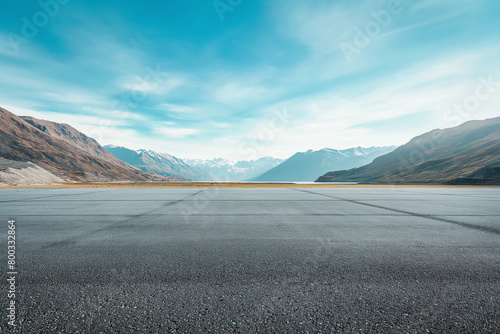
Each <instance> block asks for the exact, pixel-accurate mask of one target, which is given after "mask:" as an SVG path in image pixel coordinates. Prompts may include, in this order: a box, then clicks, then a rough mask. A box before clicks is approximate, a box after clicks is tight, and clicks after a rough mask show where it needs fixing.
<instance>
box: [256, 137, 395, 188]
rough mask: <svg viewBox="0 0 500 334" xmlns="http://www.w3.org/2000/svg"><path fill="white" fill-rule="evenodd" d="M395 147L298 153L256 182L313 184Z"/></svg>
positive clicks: (330, 149)
mask: <svg viewBox="0 0 500 334" xmlns="http://www.w3.org/2000/svg"><path fill="white" fill-rule="evenodd" d="M394 148H395V147H394V146H383V147H374V146H372V147H369V148H365V147H360V146H358V147H351V148H348V149H344V150H338V149H332V148H326V147H325V148H322V149H320V150H317V151H314V150H307V151H305V152H297V153H295V154H294V155H292V156H291V157H290V158H288V159H287V160H285V161H284V162H282V163H281V164H280V165H278V166H276V167H274V168H272V169H271V170H269V171H267V172H265V173H263V174H262V175H260V176H258V177H256V178H254V179H253V181H269V182H272V181H280V182H287V181H289V182H294V181H295V182H312V181H314V180H316V179H317V178H318V177H319V176H320V175H323V174H324V173H325V172H327V171H329V170H332V169H333V168H338V169H346V168H352V167H357V166H362V165H364V164H367V163H370V162H371V161H372V160H373V159H374V158H375V157H377V156H379V155H382V154H384V153H387V152H390V151H392V150H394Z"/></svg>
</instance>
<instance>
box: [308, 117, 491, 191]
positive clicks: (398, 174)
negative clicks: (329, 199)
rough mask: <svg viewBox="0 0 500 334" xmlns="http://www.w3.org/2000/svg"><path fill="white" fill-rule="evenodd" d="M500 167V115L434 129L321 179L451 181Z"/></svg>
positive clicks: (415, 181)
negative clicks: (378, 155) (387, 151)
mask: <svg viewBox="0 0 500 334" xmlns="http://www.w3.org/2000/svg"><path fill="white" fill-rule="evenodd" d="M496 166H500V117H496V118H490V119H487V120H483V121H468V122H465V123H463V124H461V125H458V126H456V127H452V128H447V129H434V130H432V131H429V132H427V133H424V134H421V135H419V136H417V137H414V138H413V139H411V140H410V141H409V142H408V143H406V144H404V145H402V146H400V147H398V148H397V149H396V150H394V151H393V152H391V153H389V154H386V155H383V156H380V157H378V158H377V159H375V160H374V161H373V162H372V163H370V164H368V165H366V166H362V167H360V168H354V169H349V170H342V171H334V172H328V173H326V174H324V175H322V176H321V177H319V178H318V179H317V181H318V182H331V181H334V182H363V183H447V182H451V183H453V182H458V181H454V180H459V179H460V178H468V177H471V176H472V175H473V173H474V172H477V171H479V170H480V169H483V168H493V169H492V170H493V171H494V170H495V167H496Z"/></svg>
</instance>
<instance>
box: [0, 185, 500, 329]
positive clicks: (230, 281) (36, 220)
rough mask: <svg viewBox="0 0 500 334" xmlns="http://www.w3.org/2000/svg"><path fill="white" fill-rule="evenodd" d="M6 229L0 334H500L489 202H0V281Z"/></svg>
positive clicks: (289, 193)
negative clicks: (12, 253) (12, 246)
mask: <svg viewBox="0 0 500 334" xmlns="http://www.w3.org/2000/svg"><path fill="white" fill-rule="evenodd" d="M9 219H15V220H16V256H17V271H18V274H17V281H16V290H17V291H16V299H15V300H16V317H17V318H16V323H17V327H16V329H15V330H13V329H12V328H11V327H10V326H8V325H7V317H6V308H7V302H8V299H7V290H8V285H7V282H6V281H5V279H4V280H3V281H4V284H3V288H2V289H1V291H2V293H3V294H4V296H2V297H0V301H1V302H0V306H1V308H2V319H1V321H0V332H2V333H4V332H5V333H9V332H18V333H499V332H500V188H494V187H491V188H490V187H485V188H453V187H443V188H430V187H429V188H363V187H359V188H358V187H353V188H313V187H306V188H109V189H101V188H86V189H83V188H81V189H80V188H60V189H48V188H40V189H0V221H3V222H4V223H3V224H2V226H3V227H2V228H1V231H3V232H2V235H3V237H0V255H1V256H0V260H1V261H2V263H5V265H4V268H5V267H6V263H7V255H6V250H7V221H8V220H9ZM6 272H7V271H6V270H4V273H3V277H4V278H5V277H6Z"/></svg>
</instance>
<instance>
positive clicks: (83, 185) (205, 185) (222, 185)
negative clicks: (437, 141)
mask: <svg viewBox="0 0 500 334" xmlns="http://www.w3.org/2000/svg"><path fill="white" fill-rule="evenodd" d="M292 187H293V188H303V187H312V188H484V187H499V186H484V185H482V186H473V185H445V184H332V183H314V184H302V183H246V182H172V183H132V182H113V183H97V182H96V183H64V184H50V185H16V186H0V189H25V188H292Z"/></svg>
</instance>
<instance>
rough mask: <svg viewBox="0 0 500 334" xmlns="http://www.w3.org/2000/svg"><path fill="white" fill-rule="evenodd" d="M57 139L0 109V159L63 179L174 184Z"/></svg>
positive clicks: (163, 178) (57, 136) (170, 179)
mask: <svg viewBox="0 0 500 334" xmlns="http://www.w3.org/2000/svg"><path fill="white" fill-rule="evenodd" d="M73 130H74V129H73ZM74 131H76V130H74ZM75 137H77V136H76V134H75ZM78 137H80V138H83V137H82V136H78ZM60 138H61V137H60V135H52V134H51V135H49V134H47V133H45V132H44V131H41V130H39V129H38V128H36V127H35V126H33V125H32V124H29V123H28V122H26V121H24V120H23V119H21V118H20V117H18V116H16V115H14V114H12V113H10V112H9V111H7V110H5V109H3V108H0V157H2V158H5V159H9V160H14V161H31V162H33V163H35V164H37V165H39V166H41V167H44V168H46V169H47V170H49V171H51V172H52V173H54V174H55V175H57V176H59V177H61V178H62V179H67V180H73V181H91V180H98V181H128V180H130V181H176V179H174V178H168V177H160V176H157V175H154V174H149V173H145V172H143V171H140V170H138V169H136V168H134V167H132V166H129V165H126V164H125V165H121V164H115V163H113V162H110V161H107V160H105V159H103V158H100V157H98V156H97V155H94V154H89V153H88V152H86V151H84V150H82V149H81V148H78V147H77V146H76V145H75V143H73V144H70V143H69V142H68V140H63V139H60ZM87 138H88V137H87ZM97 145H98V144H97ZM99 147H100V146H99ZM101 149H102V148H101Z"/></svg>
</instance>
